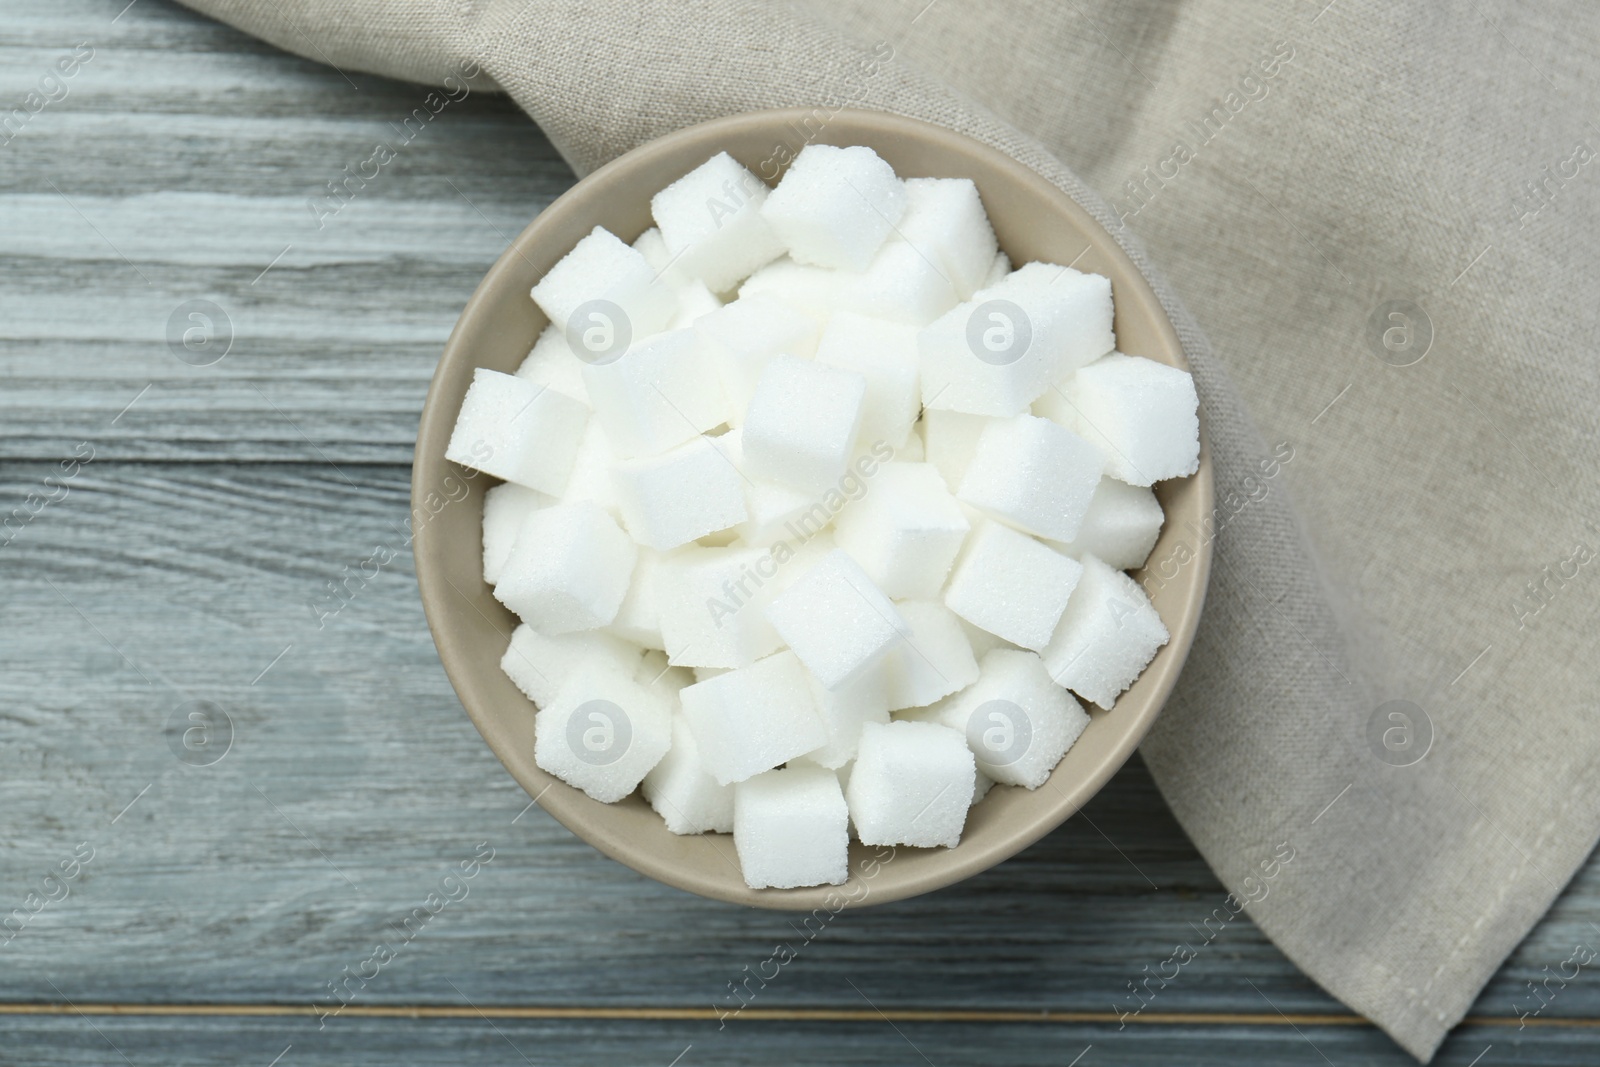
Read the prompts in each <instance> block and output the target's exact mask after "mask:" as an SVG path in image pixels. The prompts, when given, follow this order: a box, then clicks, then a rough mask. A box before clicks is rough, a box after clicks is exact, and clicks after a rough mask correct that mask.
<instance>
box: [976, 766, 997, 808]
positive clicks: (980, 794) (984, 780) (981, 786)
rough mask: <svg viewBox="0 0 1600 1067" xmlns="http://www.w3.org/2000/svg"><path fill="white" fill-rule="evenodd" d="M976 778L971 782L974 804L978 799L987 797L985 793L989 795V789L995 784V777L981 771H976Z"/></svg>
mask: <svg viewBox="0 0 1600 1067" xmlns="http://www.w3.org/2000/svg"><path fill="white" fill-rule="evenodd" d="M976 779H978V781H976V782H974V784H973V805H976V803H978V801H979V800H982V798H984V797H987V795H989V790H990V789H994V784H995V779H992V777H989V776H987V774H984V773H982V771H978V774H976Z"/></svg>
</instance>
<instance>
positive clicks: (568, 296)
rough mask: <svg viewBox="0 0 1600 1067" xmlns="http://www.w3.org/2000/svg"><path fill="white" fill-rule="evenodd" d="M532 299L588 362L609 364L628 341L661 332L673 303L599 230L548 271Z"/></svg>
mask: <svg viewBox="0 0 1600 1067" xmlns="http://www.w3.org/2000/svg"><path fill="white" fill-rule="evenodd" d="M531 295H532V296H533V301H534V303H536V304H538V305H539V309H540V310H541V311H543V312H544V313H545V315H547V316H548V317H549V319H550V321H551V322H552V323H553V324H555V326H556V327H557V328H558V329H560V330H562V331H563V332H564V333H565V334H566V335H567V340H568V343H569V344H571V345H572V347H573V351H574V352H575V353H576V354H577V355H578V357H579V358H580V359H584V360H586V361H594V360H607V359H610V358H612V357H614V356H615V355H616V354H617V353H619V352H621V351H623V350H625V349H626V348H627V347H628V340H629V339H630V338H640V337H648V336H650V335H651V334H653V333H655V332H657V331H658V330H661V329H663V328H664V327H665V326H666V325H667V322H668V320H669V319H671V318H672V313H673V311H674V310H675V309H676V303H677V301H676V300H675V299H674V297H673V293H672V286H671V284H670V283H668V282H667V281H665V280H664V279H662V278H660V277H659V276H658V275H657V274H656V271H655V268H653V267H651V266H650V264H649V262H648V261H647V260H646V259H645V258H644V256H643V255H641V254H640V253H639V252H638V251H637V250H636V249H633V248H630V247H628V246H627V245H625V244H623V243H622V241H620V240H619V239H618V238H617V236H616V235H615V234H613V233H611V232H610V231H609V230H607V229H606V228H605V227H603V226H596V227H595V228H594V229H593V230H591V231H590V232H589V234H588V236H586V237H584V238H583V239H582V240H581V241H579V242H578V243H577V245H576V246H574V247H573V249H572V251H571V252H568V253H567V254H566V255H565V256H564V257H562V259H561V261H560V262H558V263H557V264H556V265H555V266H553V267H551V268H550V270H549V271H548V272H546V273H545V276H544V277H543V278H541V279H540V280H539V284H537V285H535V286H534V287H533V292H532V294H531Z"/></svg>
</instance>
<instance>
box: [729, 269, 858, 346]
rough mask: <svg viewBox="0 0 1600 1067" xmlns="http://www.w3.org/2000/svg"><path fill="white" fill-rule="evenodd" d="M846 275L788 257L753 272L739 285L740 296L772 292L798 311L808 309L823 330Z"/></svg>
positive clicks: (743, 297)
mask: <svg viewBox="0 0 1600 1067" xmlns="http://www.w3.org/2000/svg"><path fill="white" fill-rule="evenodd" d="M842 277H845V276H844V275H842V274H840V273H839V272H838V271H833V270H828V269H826V268H824V267H813V266H810V265H808V264H805V263H796V262H795V261H794V260H792V259H790V258H789V257H788V256H785V257H783V258H782V259H779V260H776V261H774V262H772V263H769V264H767V265H766V266H765V267H762V268H761V269H760V270H758V271H756V272H755V273H754V274H752V275H750V277H749V278H747V279H746V280H745V283H744V284H743V285H741V286H739V298H740V299H741V300H743V299H745V298H747V297H751V296H755V295H756V294H758V293H764V294H768V295H770V296H773V297H775V298H777V299H778V300H781V301H783V303H785V304H787V305H788V306H789V307H792V308H794V309H795V310H796V311H801V312H804V313H805V314H806V315H808V316H810V318H811V321H812V322H813V323H815V324H816V326H817V328H818V329H821V328H822V327H824V326H826V325H827V324H828V319H829V317H830V316H832V314H833V305H834V299H835V297H836V295H837V293H838V291H839V281H840V279H841V278H842ZM793 354H794V355H804V354H805V353H803V352H796V353H793Z"/></svg>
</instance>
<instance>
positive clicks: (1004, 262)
mask: <svg viewBox="0 0 1600 1067" xmlns="http://www.w3.org/2000/svg"><path fill="white" fill-rule="evenodd" d="M1010 273H1011V258H1010V257H1009V256H1007V255H1006V254H1005V253H1004V252H996V253H995V254H994V262H993V263H992V264H990V265H989V273H988V274H987V275H985V276H984V279H983V284H982V285H981V286H979V288H980V289H987V288H989V287H990V286H993V285H999V284H1000V282H1001V281H1002V280H1004V279H1005V276H1006V275H1008V274H1010Z"/></svg>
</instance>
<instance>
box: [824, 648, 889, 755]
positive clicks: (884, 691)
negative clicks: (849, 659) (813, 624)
mask: <svg viewBox="0 0 1600 1067" xmlns="http://www.w3.org/2000/svg"><path fill="white" fill-rule="evenodd" d="M808 677H811V676H810V675H809V674H808ZM811 696H812V699H813V700H815V701H816V704H817V712H818V714H820V715H821V716H822V721H823V724H824V725H825V726H826V727H827V731H828V741H827V743H826V744H824V745H822V746H821V747H820V748H815V749H813V750H811V751H810V752H808V753H806V758H807V759H809V760H811V761H812V762H813V763H816V764H818V765H820V766H823V767H827V768H828V769H829V770H836V769H838V768H840V767H843V766H844V765H845V764H846V763H849V762H850V761H851V760H853V759H855V758H856V745H857V744H859V743H860V741H861V728H862V727H863V726H865V725H866V724H867V723H869V722H888V721H889V688H888V676H887V675H886V674H885V673H884V672H883V671H881V670H877V669H874V670H868V671H865V672H863V674H862V675H861V676H860V677H859V678H856V679H855V680H854V681H851V682H848V683H846V684H845V685H842V686H840V687H839V688H838V689H825V688H823V686H822V683H821V682H819V681H817V680H816V678H815V677H811Z"/></svg>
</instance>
